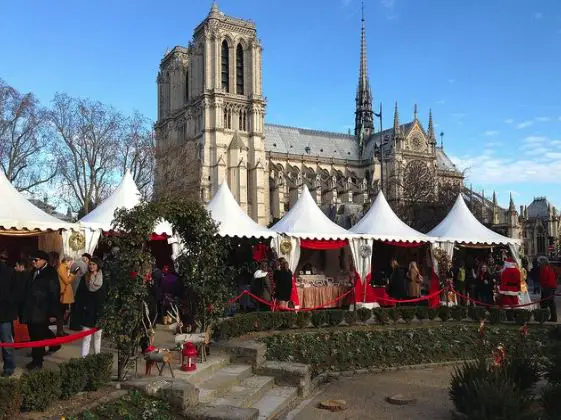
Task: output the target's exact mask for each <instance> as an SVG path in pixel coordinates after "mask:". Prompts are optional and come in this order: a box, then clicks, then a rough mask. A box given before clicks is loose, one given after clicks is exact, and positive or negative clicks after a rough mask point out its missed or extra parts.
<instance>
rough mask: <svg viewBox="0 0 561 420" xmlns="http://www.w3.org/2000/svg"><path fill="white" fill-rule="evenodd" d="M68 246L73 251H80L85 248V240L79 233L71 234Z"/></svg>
mask: <svg viewBox="0 0 561 420" xmlns="http://www.w3.org/2000/svg"><path fill="white" fill-rule="evenodd" d="M68 244H69V245H70V249H72V250H73V251H80V250H81V249H84V247H85V246H86V238H85V237H84V235H83V234H82V233H81V232H72V235H70V238H69V239H68Z"/></svg>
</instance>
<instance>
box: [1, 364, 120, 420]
mask: <svg viewBox="0 0 561 420" xmlns="http://www.w3.org/2000/svg"><path fill="white" fill-rule="evenodd" d="M112 366H113V355H112V354H110V353H102V354H96V355H92V356H88V357H85V358H83V359H73V360H70V361H68V362H66V363H62V364H60V365H59V366H58V369H56V370H49V369H41V370H35V371H31V372H29V373H26V374H24V375H23V376H22V377H21V379H12V378H8V379H4V378H0V419H4V418H5V419H8V418H13V417H15V415H16V413H18V412H19V411H44V410H46V409H47V408H48V407H49V406H50V405H51V404H53V403H54V402H55V401H57V400H58V399H68V398H70V397H71V396H72V395H75V394H77V393H79V392H82V391H95V390H97V389H99V388H100V387H101V386H102V385H103V384H106V383H108V382H110V381H111V370H112Z"/></svg>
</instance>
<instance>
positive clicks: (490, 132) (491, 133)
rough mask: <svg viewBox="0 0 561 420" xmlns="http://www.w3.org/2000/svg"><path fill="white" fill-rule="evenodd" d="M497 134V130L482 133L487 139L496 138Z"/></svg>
mask: <svg viewBox="0 0 561 420" xmlns="http://www.w3.org/2000/svg"><path fill="white" fill-rule="evenodd" d="M497 134H499V132H498V131H497V130H487V131H485V132H484V133H483V135H484V136H487V137H490V136H496V135H497Z"/></svg>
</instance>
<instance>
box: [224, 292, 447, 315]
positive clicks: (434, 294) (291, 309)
mask: <svg viewBox="0 0 561 420" xmlns="http://www.w3.org/2000/svg"><path fill="white" fill-rule="evenodd" d="M445 290H448V289H447V288H444V289H440V290H437V291H436V292H433V293H431V294H429V295H426V296H422V297H420V298H416V299H405V300H400V299H389V298H384V297H376V300H381V301H384V302H390V303H414V302H422V301H424V300H429V299H432V298H433V297H435V296H437V295H439V294H440V293H442V292H443V291H445ZM353 292H354V289H351V290H349V291H348V292H346V293H343V294H342V295H340V296H337V297H336V298H335V299H333V300H330V301H329V302H327V303H324V304H323V305H319V306H315V307H313V308H300V309H294V308H285V307H279V306H278V305H276V304H274V303H272V302H269V301H266V300H264V299H262V298H260V297H259V296H256V295H254V294H253V293H251V292H250V291H248V290H244V291H243V292H242V293H240V294H239V295H238V296H236V297H235V298H233V299H230V300H229V301H228V303H235V302H237V301H238V300H240V299H241V298H242V296H244V295H247V296H249V297H251V298H253V299H255V300H256V301H257V302H260V303H262V304H264V305H267V306H269V307H270V308H274V309H276V310H280V311H313V310H317V309H324V308H326V307H329V306H331V305H333V304H334V303H337V302H338V301H339V300H341V299H343V298H344V297H346V296H348V295H349V294H351V293H353Z"/></svg>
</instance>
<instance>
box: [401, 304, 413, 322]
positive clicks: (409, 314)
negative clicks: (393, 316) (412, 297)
mask: <svg viewBox="0 0 561 420" xmlns="http://www.w3.org/2000/svg"><path fill="white" fill-rule="evenodd" d="M416 312H417V308H415V307H413V306H403V307H401V308H399V314H400V315H401V319H403V320H404V321H405V322H406V323H408V324H409V323H410V322H411V321H412V320H413V318H415V313H416Z"/></svg>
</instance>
